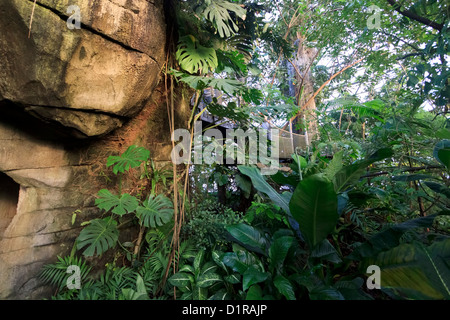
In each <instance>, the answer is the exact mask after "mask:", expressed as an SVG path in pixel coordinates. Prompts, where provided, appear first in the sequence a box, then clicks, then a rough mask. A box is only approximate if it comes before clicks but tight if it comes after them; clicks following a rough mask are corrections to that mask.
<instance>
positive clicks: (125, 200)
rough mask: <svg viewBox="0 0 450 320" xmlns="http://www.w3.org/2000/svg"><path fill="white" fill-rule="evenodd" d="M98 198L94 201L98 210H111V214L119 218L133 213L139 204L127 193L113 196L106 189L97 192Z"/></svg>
mask: <svg viewBox="0 0 450 320" xmlns="http://www.w3.org/2000/svg"><path fill="white" fill-rule="evenodd" d="M98 196H99V198H97V199H95V205H96V206H97V207H98V208H100V209H103V210H105V211H109V210H111V209H112V212H113V213H115V214H117V215H119V216H123V215H124V214H127V213H130V212H133V211H134V210H136V208H137V206H138V204H139V202H138V200H137V199H136V198H135V197H133V196H131V195H129V194H128V193H124V194H121V195H115V194H112V193H111V192H110V191H109V190H107V189H102V190H100V191H99V192H98Z"/></svg>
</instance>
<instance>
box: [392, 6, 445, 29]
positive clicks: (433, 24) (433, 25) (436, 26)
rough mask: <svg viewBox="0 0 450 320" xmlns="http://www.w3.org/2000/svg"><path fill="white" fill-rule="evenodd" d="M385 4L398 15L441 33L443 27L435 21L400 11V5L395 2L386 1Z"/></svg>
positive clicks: (406, 11)
mask: <svg viewBox="0 0 450 320" xmlns="http://www.w3.org/2000/svg"><path fill="white" fill-rule="evenodd" d="M387 2H388V3H389V4H390V5H391V6H392V7H393V8H394V10H395V11H397V12H398V13H400V14H401V15H403V16H405V17H408V18H410V19H412V20H415V21H417V22H420V23H422V24H424V25H427V26H429V27H431V28H433V29H435V30H438V31H441V30H442V28H443V27H444V25H443V24H442V23H437V22H435V21H432V20H430V19H428V18H426V17H422V16H419V15H417V14H416V13H414V12H412V11H410V10H402V9H401V4H399V3H397V1H395V0H387Z"/></svg>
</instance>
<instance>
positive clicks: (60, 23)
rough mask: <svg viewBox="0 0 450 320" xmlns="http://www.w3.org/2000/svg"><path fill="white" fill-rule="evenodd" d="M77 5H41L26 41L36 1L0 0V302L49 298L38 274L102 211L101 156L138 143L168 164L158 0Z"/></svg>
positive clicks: (60, 0) (61, 0) (84, 0)
mask: <svg viewBox="0 0 450 320" xmlns="http://www.w3.org/2000/svg"><path fill="white" fill-rule="evenodd" d="M74 2H75V3H76V4H77V5H78V6H79V9H80V15H81V23H80V25H81V29H69V28H68V26H67V20H68V19H69V17H70V16H71V14H72V13H71V12H69V13H67V8H68V7H69V5H71V4H73V3H74ZM74 2H73V1H71V0H37V2H36V6H35V8H34V14H33V20H32V26H31V37H30V38H28V26H29V21H30V16H31V13H32V11H33V0H1V1H0V299H30V298H31V299H37V298H41V297H43V296H45V295H46V294H48V293H49V292H48V288H47V287H44V286H43V285H42V283H40V282H39V280H38V279H37V275H38V272H39V271H40V269H41V267H42V266H43V265H44V264H47V263H53V262H55V261H56V256H57V255H66V254H67V253H69V252H70V250H71V249H72V246H73V243H74V239H75V238H76V237H77V236H78V234H79V232H80V230H81V226H80V223H81V222H82V221H85V220H89V219H91V218H92V217H95V216H96V215H98V214H99V212H98V210H97V209H96V208H95V207H94V199H95V194H96V193H97V191H98V190H99V189H100V188H102V187H105V186H104V185H102V183H103V184H104V182H105V179H104V178H103V177H102V176H101V174H100V173H101V172H103V171H102V170H106V168H105V166H104V164H105V161H106V157H107V156H108V155H111V154H118V153H121V152H124V151H125V150H126V148H127V147H128V146H129V145H131V144H138V145H141V146H144V147H147V148H148V149H150V151H151V156H152V158H153V159H154V160H158V161H167V160H169V159H170V151H171V144H170V132H169V129H168V127H169V125H168V121H167V110H166V105H165V97H164V93H163V92H162V90H161V89H160V87H161V85H159V87H158V82H159V81H160V71H161V67H162V65H163V62H164V59H165V54H166V53H165V46H166V38H165V35H166V30H165V29H166V26H165V21H164V10H163V7H162V3H163V1H162V0H155V1H152V2H151V1H148V0H78V1H74ZM180 96H182V94H180ZM176 113H177V114H176V117H177V119H186V120H187V118H188V115H189V108H188V106H187V105H184V104H183V103H182V101H181V102H180V101H179V102H177V110H176ZM80 138H81V139H80ZM74 212H76V213H77V219H76V222H75V224H73V225H72V222H71V218H72V214H73V213H74Z"/></svg>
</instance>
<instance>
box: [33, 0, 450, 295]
mask: <svg viewBox="0 0 450 320" xmlns="http://www.w3.org/2000/svg"><path fill="white" fill-rule="evenodd" d="M173 5H174V10H176V27H177V28H176V29H175V31H174V34H173V36H174V39H178V40H177V43H176V44H175V45H174V46H173V50H172V52H171V58H170V59H169V60H168V62H167V65H166V68H165V70H166V73H165V77H167V78H166V79H174V80H177V81H178V85H179V86H184V87H185V88H188V90H190V91H189V92H190V93H192V99H190V101H191V103H192V110H191V117H190V119H189V128H192V127H193V126H192V123H193V121H194V120H199V119H200V118H201V117H202V115H204V114H208V115H209V116H211V117H213V118H214V119H215V122H214V123H213V124H212V125H211V127H217V126H218V125H219V123H221V124H222V125H223V124H224V123H227V124H229V125H232V126H234V128H237V127H240V128H244V129H252V128H253V129H257V128H259V127H260V126H261V125H262V124H265V125H267V124H269V125H270V126H272V127H279V128H281V127H283V126H285V125H287V124H288V123H289V120H290V119H293V118H295V117H296V116H297V115H298V114H301V112H302V111H303V109H302V108H303V107H304V105H301V104H300V101H302V99H301V98H302V97H301V95H302V94H303V89H304V83H303V77H306V76H305V74H306V72H308V70H309V71H310V72H311V77H312V79H313V81H314V88H313V89H314V96H313V98H312V99H315V102H316V109H315V110H313V113H314V115H315V116H314V121H315V122H316V125H317V128H318V134H317V135H316V136H315V137H314V140H313V141H310V143H309V144H308V146H307V147H305V148H296V149H294V152H293V154H292V155H291V157H290V158H289V159H286V160H285V161H284V163H282V164H280V170H279V171H278V172H277V173H276V174H272V175H269V176H265V175H262V174H261V171H260V168H259V167H258V166H256V165H250V164H249V163H248V162H247V163H246V164H240V165H228V166H225V165H221V164H217V163H214V164H212V165H198V164H196V165H192V164H191V163H187V164H185V165H184V177H185V180H181V179H178V177H177V168H174V170H173V174H172V175H169V174H167V172H166V171H163V170H161V171H158V170H157V169H156V167H155V165H154V162H153V160H152V159H150V152H149V151H148V150H146V149H145V148H143V147H138V146H135V145H133V146H130V147H129V149H128V150H126V151H125V152H124V153H123V154H122V155H116V156H110V157H109V158H108V159H107V162H106V165H107V167H108V168H110V170H111V171H112V172H110V173H111V174H112V175H115V176H117V181H118V188H117V189H118V190H117V192H116V191H114V190H112V189H111V190H109V189H101V190H100V191H99V192H98V194H97V199H96V201H95V205H96V206H97V208H98V209H99V211H100V212H101V213H102V216H101V217H98V218H95V219H92V220H90V221H88V222H87V224H84V225H83V228H82V230H81V231H80V234H79V236H78V238H77V239H76V243H75V245H74V250H73V251H72V253H71V255H70V256H68V257H60V258H59V261H58V262H56V263H55V264H52V265H47V266H45V267H44V269H43V271H42V275H41V279H42V280H43V281H44V282H46V283H48V284H50V285H52V286H54V287H55V289H56V294H55V295H54V298H58V299H148V298H150V299H157V298H162V299H212V300H214V299H248V300H259V299H277V300H278V299H287V300H295V299H311V300H322V299H333V300H334V299H336V300H344V299H349V300H359V299H361V300H372V299H450V291H449V289H450V218H449V215H450V192H449V187H450V175H449V174H450V171H449V170H450V119H449V117H448V114H449V102H448V101H449V97H450V89H449V80H448V75H449V67H448V61H449V39H450V30H449V28H450V24H449V10H450V7H449V5H448V3H445V2H440V1H432V0H417V1H402V2H397V1H391V0H387V1H382V2H380V3H379V4H378V5H379V7H378V9H379V15H376V14H375V15H374V13H373V11H371V10H370V6H371V5H372V3H371V2H370V1H365V0H353V1H327V0H318V1H297V0H289V1H259V2H252V1H227V0H220V1H219V0H207V1H196V0H188V1H178V2H174V3H173ZM369 18H370V19H375V20H376V19H378V22H379V23H378V27H373V25H374V24H373V23H372V24H371V23H370V22H368V21H369ZM370 21H372V20H370ZM375 25H377V24H376V23H375ZM300 42H301V44H302V47H300V46H299V43H300ZM299 48H301V49H302V50H304V51H307V50H308V48H309V49H312V48H314V49H315V51H314V52H316V53H315V58H314V59H313V60H312V62H311V63H310V65H309V66H308V68H307V69H308V70H296V66H297V65H298V64H295V63H294V62H295V59H300V58H301V57H299V56H298V54H299V52H300V51H301V50H300V49H299ZM311 52H312V51H311ZM293 73H294V74H296V76H293ZM299 79H300V80H299ZM171 83H172V84H174V83H175V81H173V82H171ZM172 89H173V88H172ZM169 91H170V90H169ZM167 94H168V95H167V96H168V97H169V96H170V95H172V96H170V97H172V98H173V92H171V93H170V92H167ZM169 100H170V99H169V98H168V101H169ZM172 100H173V99H172ZM305 119H306V118H303V119H302V121H299V122H298V126H299V127H301V128H296V129H299V130H304V129H305V128H308V123H304V122H306V120H305ZM215 142H216V143H217V141H215ZM210 143H211V141H209V140H208V141H205V142H204V145H203V146H202V149H200V150H204V149H205V147H207V146H208V144H210ZM191 147H192V146H191ZM191 149H192V151H193V154H192V156H194V155H195V152H196V151H198V150H196V149H195V148H191ZM225 151H226V150H225ZM246 159H247V160H248V158H246ZM149 165H151V169H152V170H151V173H149V171H148V166H149ZM133 170H137V171H139V173H140V179H143V180H145V179H148V180H149V181H151V185H152V187H151V191H150V192H147V193H132V192H129V193H124V192H122V183H123V179H124V177H125V176H126V175H127V174H132V173H133V172H134V171H133ZM178 170H179V168H178ZM161 182H162V183H163V184H164V186H167V185H168V184H169V185H171V189H170V188H168V189H169V192H167V193H165V194H163V193H161V192H160V193H158V192H157V190H158V188H157V187H156V186H157V184H158V183H161ZM170 190H173V192H170ZM130 226H131V227H133V226H134V227H135V228H136V229H137V230H138V231H139V234H138V235H137V236H136V235H134V237H133V236H132V237H131V238H130V235H129V234H126V232H124V227H130ZM108 254H109V255H108ZM105 256H106V257H108V259H109V260H108V263H107V266H106V268H105V269H104V270H102V271H101V272H100V276H98V275H97V276H94V274H93V273H92V271H91V268H92V267H93V266H92V267H91V266H88V265H89V263H88V262H90V261H94V260H95V258H99V257H102V258H103V257H105ZM84 259H86V260H87V262H86V261H85V260H84ZM69 265H77V266H79V267H80V270H81V275H82V276H81V282H82V287H81V289H79V290H74V289H68V288H67V287H66V286H65V283H66V281H67V277H68V275H67V274H66V273H64V271H65V269H66V268H67V267H68V266H69ZM371 266H377V267H379V270H380V275H379V279H380V289H374V288H372V287H371V286H368V282H369V281H370V280H371V279H370V275H371V272H370V271H369V270H372V269H371Z"/></svg>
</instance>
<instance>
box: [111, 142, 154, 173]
mask: <svg viewBox="0 0 450 320" xmlns="http://www.w3.org/2000/svg"><path fill="white" fill-rule="evenodd" d="M149 157H150V151H149V150H147V149H145V148H143V147H138V146H136V145H131V146H129V147H128V149H127V150H126V151H125V152H124V153H123V154H122V155H120V156H109V157H108V159H107V160H106V166H107V167H110V166H114V167H113V172H114V174H117V173H119V172H121V173H124V172H125V171H128V170H130V168H136V167H139V166H140V165H141V163H142V162H143V161H147V160H148V158H149Z"/></svg>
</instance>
